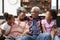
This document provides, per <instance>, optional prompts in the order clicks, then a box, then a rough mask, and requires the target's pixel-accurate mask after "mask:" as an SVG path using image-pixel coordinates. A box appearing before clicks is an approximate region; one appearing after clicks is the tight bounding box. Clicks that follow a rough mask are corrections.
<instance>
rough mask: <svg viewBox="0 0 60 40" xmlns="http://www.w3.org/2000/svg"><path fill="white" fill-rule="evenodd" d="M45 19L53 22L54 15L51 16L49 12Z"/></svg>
mask: <svg viewBox="0 0 60 40" xmlns="http://www.w3.org/2000/svg"><path fill="white" fill-rule="evenodd" d="M45 18H46V19H47V20H51V19H52V18H53V17H52V15H51V14H50V12H49V11H47V12H46V16H45Z"/></svg>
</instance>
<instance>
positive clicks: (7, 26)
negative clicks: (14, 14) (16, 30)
mask: <svg viewBox="0 0 60 40" xmlns="http://www.w3.org/2000/svg"><path fill="white" fill-rule="evenodd" d="M0 28H1V29H2V30H5V33H4V34H8V33H9V32H10V29H11V26H10V25H8V24H7V22H5V23H4V24H2V25H1V27H0Z"/></svg>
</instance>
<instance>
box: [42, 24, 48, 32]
mask: <svg viewBox="0 0 60 40" xmlns="http://www.w3.org/2000/svg"><path fill="white" fill-rule="evenodd" d="M42 29H43V32H47V31H46V27H45V25H44V24H42Z"/></svg>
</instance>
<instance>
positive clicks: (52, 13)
mask: <svg viewBox="0 0 60 40" xmlns="http://www.w3.org/2000/svg"><path fill="white" fill-rule="evenodd" d="M49 12H50V14H51V15H52V16H53V19H56V18H57V12H56V10H54V9H51V10H49Z"/></svg>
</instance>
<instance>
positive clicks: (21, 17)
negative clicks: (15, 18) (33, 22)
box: [19, 12, 25, 20]
mask: <svg viewBox="0 0 60 40" xmlns="http://www.w3.org/2000/svg"><path fill="white" fill-rule="evenodd" d="M24 18H25V13H24V12H21V13H20V14H19V19H20V20H23V19H24Z"/></svg>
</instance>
